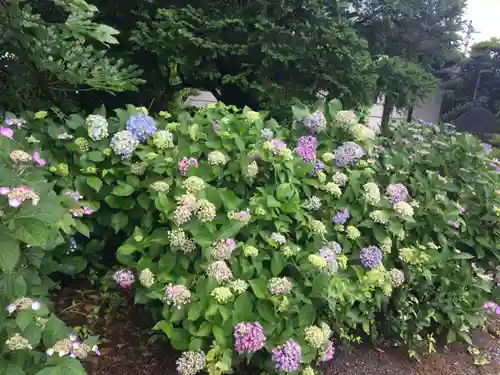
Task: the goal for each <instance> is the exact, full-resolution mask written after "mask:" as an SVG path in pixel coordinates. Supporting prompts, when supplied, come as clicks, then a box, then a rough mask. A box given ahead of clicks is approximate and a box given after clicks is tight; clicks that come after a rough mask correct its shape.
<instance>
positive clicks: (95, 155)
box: [87, 151, 105, 163]
mask: <svg viewBox="0 0 500 375" xmlns="http://www.w3.org/2000/svg"><path fill="white" fill-rule="evenodd" d="M87 158H88V159H89V160H90V161H95V162H96V163H99V162H101V161H103V160H104V159H105V156H104V154H103V153H102V152H101V151H90V152H87Z"/></svg>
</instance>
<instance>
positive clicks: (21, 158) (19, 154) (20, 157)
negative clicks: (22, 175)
mask: <svg viewBox="0 0 500 375" xmlns="http://www.w3.org/2000/svg"><path fill="white" fill-rule="evenodd" d="M9 156H10V158H11V159H12V161H13V162H14V163H16V164H21V163H23V164H25V163H29V162H30V161H32V160H33V157H32V156H31V155H30V154H28V153H27V152H25V151H22V150H15V151H12V152H11V153H10V154H9Z"/></svg>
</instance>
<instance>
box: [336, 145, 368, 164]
mask: <svg viewBox="0 0 500 375" xmlns="http://www.w3.org/2000/svg"><path fill="white" fill-rule="evenodd" d="M365 154H366V151H365V150H364V149H363V147H361V146H360V145H358V144H357V143H355V142H345V143H344V144H343V145H342V146H340V147H339V148H337V150H336V151H335V165H336V166H337V167H339V168H340V167H345V166H347V165H354V164H356V162H357V161H358V160H359V159H361V158H362V157H363V156H364V155H365Z"/></svg>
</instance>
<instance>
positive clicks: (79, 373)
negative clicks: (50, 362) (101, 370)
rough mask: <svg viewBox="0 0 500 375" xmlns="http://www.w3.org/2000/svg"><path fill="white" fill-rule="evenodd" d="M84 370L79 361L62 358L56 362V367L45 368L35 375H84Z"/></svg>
mask: <svg viewBox="0 0 500 375" xmlns="http://www.w3.org/2000/svg"><path fill="white" fill-rule="evenodd" d="M85 374H86V372H85V369H84V368H83V366H82V364H81V363H80V361H78V360H76V359H73V358H70V357H64V358H61V359H59V360H58V364H57V365H56V366H51V367H46V368H44V369H43V370H40V371H38V372H37V373H36V374H35V375H85Z"/></svg>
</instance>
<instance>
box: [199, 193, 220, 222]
mask: <svg viewBox="0 0 500 375" xmlns="http://www.w3.org/2000/svg"><path fill="white" fill-rule="evenodd" d="M196 216H197V217H198V219H200V221H201V222H202V223H209V222H211V221H212V220H214V219H215V217H216V216H217V209H216V207H215V205H214V204H213V203H211V202H209V201H207V200H206V199H200V200H199V201H198V202H197V203H196Z"/></svg>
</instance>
